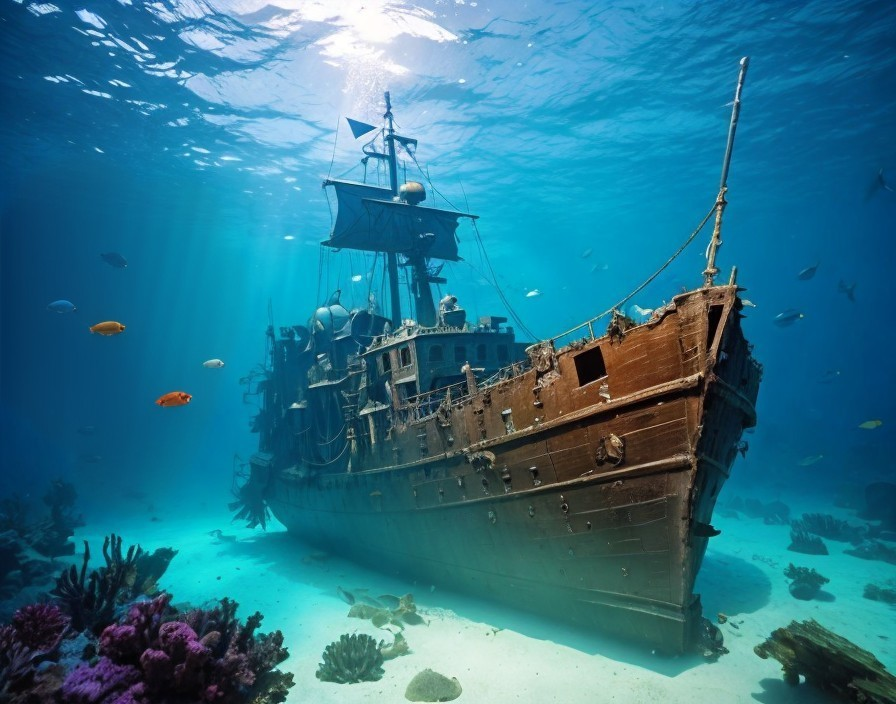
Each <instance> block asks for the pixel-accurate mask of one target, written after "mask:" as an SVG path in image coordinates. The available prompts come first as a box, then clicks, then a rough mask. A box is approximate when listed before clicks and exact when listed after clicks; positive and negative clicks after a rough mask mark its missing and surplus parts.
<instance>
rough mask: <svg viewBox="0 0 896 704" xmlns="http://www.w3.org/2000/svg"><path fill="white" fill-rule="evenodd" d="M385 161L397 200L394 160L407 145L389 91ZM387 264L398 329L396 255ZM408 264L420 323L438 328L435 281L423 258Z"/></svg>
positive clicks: (414, 258)
mask: <svg viewBox="0 0 896 704" xmlns="http://www.w3.org/2000/svg"><path fill="white" fill-rule="evenodd" d="M385 97H386V114H385V115H383V117H384V118H385V119H386V134H385V135H384V139H385V142H386V157H387V160H388V162H389V185H390V187H391V188H392V197H393V198H395V197H396V196H398V161H397V159H396V158H395V141H396V139H397V140H399V141H402V143H404V141H403V140H404V138H403V137H399V136H396V134H395V128H394V125H393V123H392V102H391V101H390V99H389V91H386V94H385ZM386 257H387V259H386V262H387V266H388V269H389V296H390V297H391V298H392V325H393V327H394V328H398V326H399V325H401V302H400V301H399V298H398V257H397V255H396V254H395V253H394V252H387V253H386ZM408 264H409V265H410V267H411V269H412V271H413V291H412V293H413V296H414V301H415V303H416V305H417V319H418V322H419V323H420V324H422V325H426V326H433V325H435V324H436V309H435V302H434V301H433V297H432V289H431V288H430V287H429V284H430V283H431V282H432V281H435V280H436V279H433V278H432V277H431V276H430V275H429V272H428V271H427V270H426V257H425V256H423V255H421V254H408Z"/></svg>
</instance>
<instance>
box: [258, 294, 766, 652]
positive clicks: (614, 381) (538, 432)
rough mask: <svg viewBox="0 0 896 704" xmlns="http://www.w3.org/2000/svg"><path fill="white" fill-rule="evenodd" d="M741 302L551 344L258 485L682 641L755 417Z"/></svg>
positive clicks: (606, 626) (468, 586)
mask: <svg viewBox="0 0 896 704" xmlns="http://www.w3.org/2000/svg"><path fill="white" fill-rule="evenodd" d="M739 309H740V302H739V300H738V298H737V289H736V287H734V286H719V287H713V288H706V289H700V290H698V291H693V292H690V293H687V294H683V295H681V296H679V297H677V298H676V299H675V301H674V303H673V304H671V305H670V306H667V308H666V309H665V310H664V311H663V312H662V313H661V314H660V315H657V316H656V317H655V319H654V320H652V321H651V322H649V323H648V324H645V325H640V326H637V327H634V328H631V329H629V330H625V331H616V332H620V334H614V335H612V336H604V337H601V338H598V339H587V338H586V339H584V340H581V341H576V342H574V343H571V344H569V345H567V346H565V347H563V348H561V349H555V348H554V345H553V343H552V344H550V345H542V346H541V347H540V348H538V349H534V350H532V351H531V352H530V357H531V359H530V361H531V365H530V366H529V367H528V368H526V369H517V370H514V373H513V374H511V375H509V377H508V378H507V379H505V380H503V381H500V382H498V383H496V384H492V385H489V386H486V387H482V388H478V389H475V388H474V389H471V390H470V393H469V394H468V395H467V396H466V397H464V398H462V399H458V400H457V401H455V402H454V403H453V404H452V405H451V408H450V409H448V410H449V411H450V412H446V413H443V414H442V415H439V414H431V415H430V416H420V415H419V414H418V413H412V412H409V413H405V414H403V415H402V414H401V413H395V417H394V425H393V426H392V427H391V428H390V429H389V432H388V434H387V436H386V437H385V438H382V437H381V438H379V439H378V438H377V437H376V434H375V431H374V429H373V427H372V425H371V430H370V434H369V437H368V436H365V434H364V430H365V428H367V424H366V423H364V422H358V423H357V424H356V425H355V426H354V432H353V433H351V434H350V440H351V442H350V443H349V444H350V455H351V456H350V459H349V460H348V463H347V466H346V467H345V468H344V470H341V471H335V472H326V471H312V470H311V469H309V468H308V467H304V466H302V464H301V462H299V463H295V462H294V459H295V458H288V457H283V456H281V455H282V453H272V454H268V455H258V456H256V457H255V458H253V464H252V478H251V483H254V485H256V486H259V487H263V493H264V497H265V499H266V501H267V503H268V505H269V506H270V509H271V510H272V512H273V513H274V515H275V516H276V517H277V518H278V519H279V520H280V521H281V522H282V523H283V524H285V525H286V527H287V528H288V529H289V530H290V531H292V532H294V533H295V534H296V535H299V536H301V537H302V539H303V540H306V541H308V542H311V543H312V544H317V545H319V546H321V547H322V548H324V549H326V550H328V551H332V552H335V553H338V554H342V555H345V556H347V557H349V558H351V559H355V560H357V561H358V562H360V563H363V564H366V565H370V566H373V567H374V568H376V569H379V570H381V571H385V572H388V573H390V574H396V575H400V576H402V577H404V578H407V579H409V580H410V579H414V580H416V581H418V582H422V583H425V584H434V585H437V586H439V587H440V588H441V587H445V588H449V589H456V590H461V591H464V592H468V593H471V594H474V595H476V596H478V597H482V598H487V599H494V600H495V601H499V602H501V603H504V604H510V605H514V606H516V607H519V608H521V609H525V610H529V611H533V612H536V613H539V614H544V615H548V616H551V617H556V618H560V619H563V620H564V621H568V622H570V623H573V624H576V625H579V626H584V627H587V628H594V629H596V630H600V631H602V632H608V633H613V634H617V635H619V636H621V637H624V638H627V639H632V640H635V641H638V642H640V643H643V644H645V645H647V646H649V647H651V648H656V649H658V650H661V651H663V652H669V653H678V652H683V651H685V650H688V649H690V648H692V647H693V646H694V645H695V644H696V642H697V640H698V637H699V631H700V628H701V611H700V602H699V596H698V595H695V594H694V593H693V587H694V582H695V579H696V576H697V572H698V570H699V567H700V563H701V561H702V559H703V555H704V553H705V551H706V546H707V542H708V539H709V538H708V537H707V536H708V535H709V534H711V533H712V532H713V531H712V529H711V527H710V526H709V523H710V520H711V517H712V511H713V507H714V505H715V502H716V499H717V497H718V494H719V491H720V489H721V487H722V485H723V484H724V482H725V480H726V479H727V477H728V473H729V471H730V468H731V465H732V463H733V461H734V459H735V456H736V455H737V451H738V449H743V448H742V446H739V441H740V438H741V434H742V432H743V429H744V428H746V427H750V426H752V425H753V424H754V423H755V410H754V405H755V401H756V396H757V393H758V384H759V380H760V376H761V368H760V367H759V365H758V364H757V363H756V362H755V361H754V360H753V359H752V357H751V356H750V350H749V346H748V344H747V342H746V341H745V339H744V337H743V335H742V333H741V329H740V320H739V318H740V316H739V314H738V311H739ZM595 350H598V351H595ZM347 420H348V421H349V423H350V422H351V418H348V419H347Z"/></svg>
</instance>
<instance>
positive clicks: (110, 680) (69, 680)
mask: <svg viewBox="0 0 896 704" xmlns="http://www.w3.org/2000/svg"><path fill="white" fill-rule="evenodd" d="M140 678H141V675H140V671H139V670H138V669H137V668H136V667H133V666H132V665H118V664H116V663H114V662H112V661H111V660H110V659H109V658H106V657H103V658H100V659H99V661H98V662H97V663H96V665H93V666H90V665H88V664H87V663H85V664H83V665H81V666H79V667H77V668H75V669H74V670H73V671H72V672H71V674H69V676H68V677H66V678H65V682H63V684H62V690H61V694H62V701H63V702H65V703H66V704H100V703H101V702H102V703H103V704H105V703H106V702H113V701H116V702H121V703H122V704H124V702H127V701H136V700H135V697H134V695H135V694H137V693H138V692H139V691H141V690H140V689H137V690H136V691H135V690H134V688H137V687H138V686H139V684H140Z"/></svg>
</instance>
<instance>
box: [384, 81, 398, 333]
mask: <svg viewBox="0 0 896 704" xmlns="http://www.w3.org/2000/svg"><path fill="white" fill-rule="evenodd" d="M383 118H385V120H386V134H385V136H384V140H385V142H386V153H387V156H388V160H389V186H390V187H391V189H392V197H393V198H395V197H396V196H397V195H398V165H397V162H396V160H395V128H394V125H393V124H392V102H391V101H390V100H389V91H386V114H385V115H383ZM386 265H387V268H388V271H389V298H390V299H391V302H392V329H393V330H397V329H398V328H399V326H400V325H401V299H400V298H399V295H398V255H397V254H395V252H387V253H386Z"/></svg>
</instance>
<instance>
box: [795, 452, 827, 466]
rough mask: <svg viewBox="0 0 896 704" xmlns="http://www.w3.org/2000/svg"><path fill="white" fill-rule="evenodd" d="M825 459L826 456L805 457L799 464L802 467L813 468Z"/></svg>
mask: <svg viewBox="0 0 896 704" xmlns="http://www.w3.org/2000/svg"><path fill="white" fill-rule="evenodd" d="M823 459H824V455H809V456H808V457H803V459H801V460H800V461H799V462H797V464H798V465H799V466H800V467H811V466H812V465H813V464H815V463H816V462H821V461H822V460H823Z"/></svg>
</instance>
